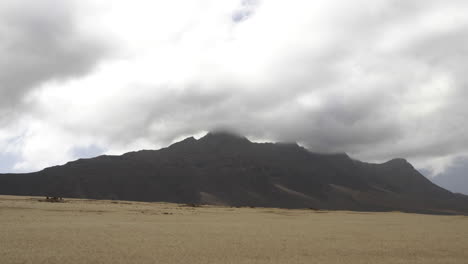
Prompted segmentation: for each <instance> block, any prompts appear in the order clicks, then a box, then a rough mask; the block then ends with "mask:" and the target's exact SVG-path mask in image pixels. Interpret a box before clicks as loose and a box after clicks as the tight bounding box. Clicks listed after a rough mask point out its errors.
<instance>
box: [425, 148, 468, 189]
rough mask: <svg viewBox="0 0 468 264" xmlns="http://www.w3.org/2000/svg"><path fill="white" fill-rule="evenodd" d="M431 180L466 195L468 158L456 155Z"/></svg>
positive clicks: (467, 187)
mask: <svg viewBox="0 0 468 264" xmlns="http://www.w3.org/2000/svg"><path fill="white" fill-rule="evenodd" d="M433 181H434V183H436V184H437V185H439V186H442V187H444V188H446V189H447V190H451V191H452V192H457V193H463V194H466V195H468V158H466V157H457V158H456V159H454V160H453V161H452V163H451V164H450V165H449V166H448V167H447V168H446V169H445V171H444V172H443V173H441V174H438V175H436V176H435V177H434V178H433Z"/></svg>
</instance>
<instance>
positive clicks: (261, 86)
mask: <svg viewBox="0 0 468 264" xmlns="http://www.w3.org/2000/svg"><path fill="white" fill-rule="evenodd" d="M467 14H468V2H467V1H466V0H450V1H447V0H444V1H442V0H441V1H436V0H424V1H423V0H355V1H348V0H316V1H310V0H303V1H302V0H292V1H280V0H263V1H261V0H232V1H231V0H222V1H220V0H212V1H211V0H200V1H197V0H171V1H139V0H135V1H127V0H112V1H110V0H109V1H105V0H87V1H86V0H85V1H83V0H80V1H78V0H77V1H72V0H70V1H63V0H37V1H30V0H2V1H1V2H0V172H25V171H34V170H39V169H42V168H44V167H47V166H51V165H56V164H62V163H64V162H66V161H69V160H73V159H77V158H80V157H90V156H95V155H99V154H103V153H107V154H121V153H123V152H126V151H130V150H138V149H142V148H146V149H156V148H160V147H163V146H166V145H167V144H170V143H171V142H173V141H175V140H178V139H181V138H183V137H185V136H190V135H202V134H203V133H206V131H209V130H212V129H215V128H220V127H221V128H229V129H233V130H235V131H237V132H239V133H242V134H244V135H246V136H247V137H249V138H250V139H252V140H262V141H296V142H298V143H300V144H301V145H303V146H305V147H307V148H309V149H310V150H312V151H316V152H347V153H348V154H349V155H351V156H352V157H354V158H357V159H360V160H364V161H371V162H381V161H385V160H388V159H391V158H394V157H402V158H406V159H408V160H409V161H410V162H411V163H412V164H414V165H415V167H416V168H418V169H420V170H421V171H423V172H424V173H425V175H426V176H429V177H432V176H436V175H439V176H438V177H447V174H450V173H449V172H451V171H456V173H455V174H457V175H459V176H457V177H458V178H459V179H461V178H460V177H462V176H460V175H463V174H464V172H466V171H464V169H465V168H468V159H467V157H468V133H467V132H468V131H467V130H468V107H467V106H466V104H467V103H466V102H468V86H467V84H468V74H467V73H468V71H467V70H468V64H467V61H468V15H467ZM453 168H456V169H453ZM444 175H445V176H444ZM462 178H463V177H462ZM466 178H468V176H467V177H465V180H462V182H464V183H465V184H466V186H467V187H466V190H467V192H468V184H467V181H466ZM439 179H441V178H439Z"/></svg>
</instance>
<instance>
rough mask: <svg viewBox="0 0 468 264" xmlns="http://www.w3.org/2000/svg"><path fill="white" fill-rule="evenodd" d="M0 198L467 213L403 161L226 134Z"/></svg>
mask: <svg viewBox="0 0 468 264" xmlns="http://www.w3.org/2000/svg"><path fill="white" fill-rule="evenodd" d="M0 194H12V195H42V196H46V195H50V196H63V197H76V198H96V199H118V200H136V201H167V202H177V203H194V204H222V205H228V206H262V207H283V208H315V209H344V210H365V211H390V210H400V211H406V212H421V213H468V199H467V197H466V196H463V195H458V194H453V193H451V192H449V191H447V190H445V189H443V188H440V187H438V186H437V185H434V184H433V183H431V182H430V181H429V180H428V179H427V178H425V177H424V176H423V175H421V174H420V173H419V172H418V171H416V170H415V169H414V168H413V167H412V166H411V164H409V163H408V162H407V161H405V160H403V159H394V160H391V161H389V162H386V163H383V164H369V163H364V162H360V161H356V160H353V159H351V158H350V157H348V156H347V155H346V154H344V153H343V154H316V153H312V152H309V151H308V150H306V149H304V148H302V147H300V146H298V145H296V144H281V143H276V144H274V143H252V142H250V141H249V140H248V139H246V138H244V137H241V136H237V135H232V134H228V133H209V134H207V135H206V136H205V137H203V138H201V139H199V140H196V139H194V138H193V137H190V138H187V139H185V140H183V141H181V142H178V143H175V144H173V145H171V146H170V147H168V148H164V149H160V150H142V151H138V152H130V153H126V154H124V155H122V156H99V157H96V158H92V159H81V160H77V161H73V162H69V163H67V164H65V165H63V166H55V167H51V168H47V169H44V170H42V171H40V172H36V173H29V174H5V175H0Z"/></svg>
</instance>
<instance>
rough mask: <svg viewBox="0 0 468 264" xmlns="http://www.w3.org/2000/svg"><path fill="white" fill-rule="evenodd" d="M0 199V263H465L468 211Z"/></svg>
mask: <svg viewBox="0 0 468 264" xmlns="http://www.w3.org/2000/svg"><path fill="white" fill-rule="evenodd" d="M38 199H39V198H37V197H36V198H34V197H17V196H0V263H392V264H395V263H425V264H430V263H444V264H446V263H468V217H464V216H435V215H419V214H406V213H398V212H392V213H361V212H347V211H338V212H329V211H312V210H284V209H271V208H227V207H213V206H203V207H196V208H193V207H187V206H181V205H177V204H167V203H140V202H124V201H95V200H70V199H67V200H66V202H65V203H46V202H39V201H38Z"/></svg>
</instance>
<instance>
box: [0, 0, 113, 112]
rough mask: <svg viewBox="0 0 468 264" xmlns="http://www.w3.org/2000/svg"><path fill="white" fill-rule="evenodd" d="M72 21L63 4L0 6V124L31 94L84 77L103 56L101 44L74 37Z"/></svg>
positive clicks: (8, 3)
mask: <svg viewBox="0 0 468 264" xmlns="http://www.w3.org/2000/svg"><path fill="white" fill-rule="evenodd" d="M76 16H77V14H75V10H74V9H73V5H72V2H69V1H67V2H64V1H59V0H45V1H33V2H31V1H24V0H20V1H17V0H14V1H8V0H7V1H2V3H1V5H0V39H1V41H0V119H1V117H2V115H1V114H2V110H3V114H4V116H3V117H5V115H6V114H8V115H11V114H12V111H13V112H14V111H15V110H17V109H15V107H17V106H18V103H20V101H21V100H22V99H23V98H24V96H25V95H26V94H27V93H28V92H29V91H30V90H31V89H35V88H38V86H39V85H40V84H41V83H43V82H46V81H50V80H63V79H65V78H71V77H76V76H80V75H83V74H86V73H88V72H89V71H90V70H91V69H92V68H93V66H94V65H95V64H96V63H97V62H98V61H99V60H100V59H102V58H103V56H104V55H105V54H106V53H107V48H108V47H107V46H106V45H105V43H104V41H102V40H99V39H98V38H96V37H93V36H91V35H90V34H86V33H84V32H81V31H80V29H79V28H78V25H77V23H78V17H76ZM5 111H7V112H6V113H5Z"/></svg>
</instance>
